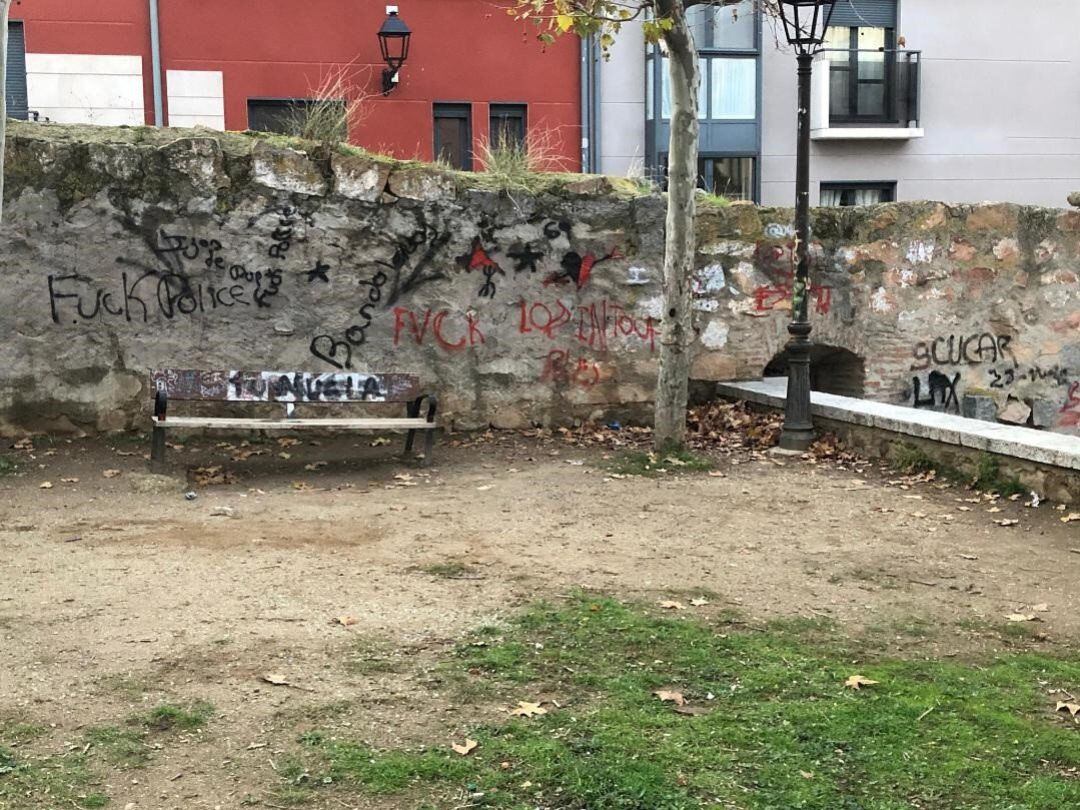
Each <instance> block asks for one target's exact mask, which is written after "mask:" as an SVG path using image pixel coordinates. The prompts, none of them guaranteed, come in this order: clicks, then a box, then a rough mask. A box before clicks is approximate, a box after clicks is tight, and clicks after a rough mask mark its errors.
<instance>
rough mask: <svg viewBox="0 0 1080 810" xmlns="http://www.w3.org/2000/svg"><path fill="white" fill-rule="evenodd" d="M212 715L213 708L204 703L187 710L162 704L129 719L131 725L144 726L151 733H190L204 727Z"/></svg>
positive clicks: (195, 704)
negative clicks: (177, 731) (176, 730)
mask: <svg viewBox="0 0 1080 810" xmlns="http://www.w3.org/2000/svg"><path fill="white" fill-rule="evenodd" d="M213 714H214V707H213V706H211V705H210V704H209V703H206V702H205V701H196V702H195V703H193V704H191V705H190V706H189V707H188V708H183V707H181V706H174V705H172V704H171V703H163V704H161V705H160V706H155V707H154V708H153V709H151V710H150V711H149V712H147V713H146V714H140V715H135V716H134V717H132V718H131V723H132V724H134V725H141V726H145V727H146V728H148V729H150V730H151V731H171V730H173V729H180V730H182V731H192V730H194V729H197V728H201V727H202V726H204V725H206V721H207V720H209V719H210V718H211V717H212V716H213Z"/></svg>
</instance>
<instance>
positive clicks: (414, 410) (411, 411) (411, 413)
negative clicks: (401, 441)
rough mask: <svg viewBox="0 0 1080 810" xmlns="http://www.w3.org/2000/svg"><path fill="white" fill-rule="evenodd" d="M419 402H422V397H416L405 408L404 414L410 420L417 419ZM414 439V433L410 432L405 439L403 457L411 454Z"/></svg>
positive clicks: (413, 431)
mask: <svg viewBox="0 0 1080 810" xmlns="http://www.w3.org/2000/svg"><path fill="white" fill-rule="evenodd" d="M421 400H423V397H417V398H416V399H414V400H413V401H412V402H410V403H409V404H408V405H406V406H405V414H406V415H407V416H408V417H409V418H410V419H415V418H416V417H418V416H419V415H420V402H421ZM415 438H416V431H415V430H410V431H409V433H408V435H407V436H406V437H405V455H409V453H411V452H412V449H413V440H414V439H415Z"/></svg>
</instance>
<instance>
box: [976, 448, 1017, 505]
mask: <svg viewBox="0 0 1080 810" xmlns="http://www.w3.org/2000/svg"><path fill="white" fill-rule="evenodd" d="M971 485H972V486H973V487H974V488H975V489H978V490H982V491H983V492H996V493H998V494H999V495H1001V497H1003V498H1008V497H1009V496H1010V495H1017V494H1020V495H1024V494H1026V493H1027V488H1026V487H1025V486H1024V485H1023V484H1021V483H1020V481H1019V479H1017V478H1006V477H1004V476H1003V475H1002V474H1001V462H1000V461H999V460H998V459H996V458H994V457H993V456H992V455H990V454H989V453H983V454H982V455H981V456H979V463H978V466H977V467H976V468H975V478H974V480H973V481H972V482H971Z"/></svg>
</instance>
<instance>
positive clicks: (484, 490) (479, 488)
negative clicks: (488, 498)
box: [476, 484, 492, 492]
mask: <svg viewBox="0 0 1080 810" xmlns="http://www.w3.org/2000/svg"><path fill="white" fill-rule="evenodd" d="M491 488H492V484H484V485H483V486H482V487H477V488H476V491H477V492H487V491H488V490H489V489H491Z"/></svg>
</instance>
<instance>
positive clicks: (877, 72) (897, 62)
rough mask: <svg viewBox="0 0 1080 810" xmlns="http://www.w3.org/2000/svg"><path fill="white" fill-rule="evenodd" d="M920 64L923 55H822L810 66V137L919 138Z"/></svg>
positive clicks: (829, 52) (830, 51)
mask: <svg viewBox="0 0 1080 810" xmlns="http://www.w3.org/2000/svg"><path fill="white" fill-rule="evenodd" d="M921 65H922V52H921V51H904V50H871V51H865V50H854V49H853V50H835V49H827V50H823V51H821V52H820V54H819V55H818V57H817V59H816V61H815V63H814V81H813V110H812V117H811V121H812V126H811V129H812V136H813V137H814V139H816V140H854V139H873V138H921V137H922V136H923V134H924V133H923V129H922V122H921V120H920V112H919V89H920V80H921V76H920V68H921Z"/></svg>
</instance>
